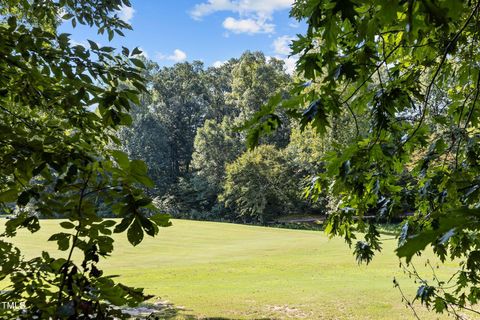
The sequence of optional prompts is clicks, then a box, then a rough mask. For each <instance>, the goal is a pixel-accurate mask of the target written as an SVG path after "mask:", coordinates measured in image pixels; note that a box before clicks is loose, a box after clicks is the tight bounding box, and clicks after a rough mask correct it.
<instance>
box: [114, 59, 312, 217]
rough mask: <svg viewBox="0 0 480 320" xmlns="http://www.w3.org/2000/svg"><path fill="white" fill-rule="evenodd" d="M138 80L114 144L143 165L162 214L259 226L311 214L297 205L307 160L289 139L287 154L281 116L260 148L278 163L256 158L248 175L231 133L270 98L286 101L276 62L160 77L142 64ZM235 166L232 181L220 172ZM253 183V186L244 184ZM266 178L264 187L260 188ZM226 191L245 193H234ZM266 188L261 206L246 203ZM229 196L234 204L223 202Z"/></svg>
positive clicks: (241, 135)
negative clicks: (127, 119) (137, 92)
mask: <svg viewBox="0 0 480 320" xmlns="http://www.w3.org/2000/svg"><path fill="white" fill-rule="evenodd" d="M145 75H146V78H147V87H148V88H149V92H148V93H146V94H144V95H143V96H142V98H141V99H140V103H139V107H138V108H136V109H135V110H133V111H132V116H133V125H132V126H131V127H129V128H124V129H122V130H121V131H120V133H119V135H118V136H119V138H120V140H121V141H122V143H123V148H124V150H125V151H126V152H127V153H128V154H129V155H130V156H131V157H133V158H137V159H143V160H145V161H146V163H147V164H148V167H149V170H150V174H151V175H152V177H153V180H154V182H155V190H154V191H153V193H152V196H155V197H156V201H155V202H156V203H157V204H158V205H159V206H160V207H161V208H162V209H163V210H164V211H166V212H169V213H171V214H173V215H174V216H175V217H184V218H195V219H207V220H227V221H243V222H249V223H262V224H266V223H270V222H272V221H273V220H275V219H276V218H278V217H279V216H282V215H287V214H291V213H300V212H303V211H306V212H310V211H311V210H317V211H318V210H319V208H318V206H316V205H314V204H312V203H310V202H309V201H306V200H304V199H303V197H302V189H303V186H304V182H305V178H306V177H307V176H308V175H310V174H312V173H314V170H307V169H306V168H303V166H302V165H300V162H302V163H303V162H305V161H307V160H306V158H308V157H309V155H307V153H308V152H307V149H308V148H309V147H305V146H304V142H303V141H302V140H300V139H297V138H295V139H296V142H295V147H293V146H292V147H291V148H290V147H289V143H290V138H291V137H292V136H293V134H294V133H293V131H292V125H291V124H290V123H289V122H288V121H287V118H286V115H285V114H281V115H280V117H281V118H282V119H283V120H284V121H285V123H286V125H284V126H283V127H282V129H281V130H279V131H278V132H275V133H274V134H272V135H271V136H268V137H262V141H261V143H262V144H265V145H269V146H271V148H272V149H271V150H276V151H278V155H279V156H278V157H276V156H274V157H273V158H271V157H260V158H261V159H260V162H259V163H258V164H259V165H258V166H254V167H249V166H250V162H249V161H250V160H247V159H249V157H251V156H252V154H251V153H250V152H247V154H245V152H246V144H245V142H246V134H245V132H243V131H241V130H240V129H239V128H240V127H241V126H242V124H243V123H244V122H245V121H247V120H248V119H250V117H251V116H252V115H253V114H254V113H255V112H257V111H259V110H260V108H261V106H262V105H264V104H265V103H266V102H267V101H268V99H269V98H270V97H272V96H275V95H276V96H281V97H286V96H288V86H289V85H290V83H291V78H290V76H289V75H288V74H287V73H286V72H285V71H284V66H283V63H282V62H281V61H279V60H277V59H273V58H272V59H270V58H269V59H267V58H266V57H265V56H264V55H263V54H262V53H260V52H245V53H244V54H243V55H242V56H241V57H240V58H238V59H231V60H229V61H228V62H226V63H225V64H224V65H222V66H220V67H210V68H204V67H203V64H202V63H200V62H192V63H190V62H185V63H179V64H176V65H174V66H173V67H164V68H161V69H160V68H158V66H157V65H156V64H155V63H153V62H147V70H146V71H145ZM294 131H295V135H296V136H297V137H298V135H301V133H300V132H299V131H298V130H294ZM269 148H270V147H269ZM296 148H301V149H302V151H305V152H303V153H302V152H300V153H299V154H298V156H300V154H301V156H302V157H303V158H302V159H300V157H297V155H295V154H294V153H295V151H299V150H297V149H296ZM268 150H270V149H268ZM294 150H295V151H294ZM267 154H268V152H266V153H264V155H265V156H266V155H267ZM243 161H246V163H245V164H244V165H240V167H242V168H243V169H245V170H243V169H240V170H239V171H238V172H236V173H235V174H234V175H235V178H233V176H232V174H233V171H230V172H228V169H227V168H228V167H230V168H232V170H233V168H234V166H235V165H234V163H237V164H239V163H242V162H243ZM264 161H266V162H265V163H263V162H264ZM308 161H310V160H308ZM312 161H313V160H312ZM246 164H248V165H246ZM270 164H272V165H273V164H274V165H275V166H277V168H276V169H274V168H269V165H270ZM264 169H265V170H267V171H268V172H263V170H264ZM272 170H273V171H272ZM229 174H230V176H228V175H229ZM280 174H281V176H282V177H281V178H280V177H277V175H280ZM253 176H255V177H257V178H258V179H257V180H256V182H255V183H253V184H250V181H249V179H250V178H252V177H253ZM266 177H270V181H266V180H262V179H263V178H266ZM287 177H288V178H289V179H287ZM232 178H233V180H229V179H232ZM232 184H234V185H235V188H241V189H249V191H248V192H244V193H237V192H236V191H234V190H233V189H231V187H232V186H233V185H232ZM267 185H268V186H270V187H272V186H274V187H275V188H277V191H275V194H276V195H275V196H274V197H273V198H272V197H270V196H268V198H271V199H270V200H269V201H270V204H269V205H268V206H265V205H261V204H259V203H258V202H257V201H254V199H253V198H251V195H252V194H254V195H255V196H258V197H261V196H262V192H261V190H264V189H265V188H266V186H267ZM277 185H278V186H277ZM259 187H261V189H258V188H259ZM267 189H269V188H267ZM232 191H233V192H234V194H232V193H231V192H232ZM232 196H234V197H235V198H236V199H235V200H232V201H230V200H227V199H230V198H231V197H232ZM265 196H266V195H265ZM257 200H259V201H263V200H260V198H258V199H257ZM234 203H243V204H244V205H243V206H242V207H241V208H240V207H239V206H237V205H233V204H234ZM274 211H275V212H274ZM245 212H250V213H249V214H245Z"/></svg>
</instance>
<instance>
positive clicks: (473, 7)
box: [249, 0, 480, 315]
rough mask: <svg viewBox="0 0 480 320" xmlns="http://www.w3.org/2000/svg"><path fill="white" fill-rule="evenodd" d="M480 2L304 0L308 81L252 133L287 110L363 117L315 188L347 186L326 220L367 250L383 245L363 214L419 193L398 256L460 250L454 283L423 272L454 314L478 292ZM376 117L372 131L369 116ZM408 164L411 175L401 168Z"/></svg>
mask: <svg viewBox="0 0 480 320" xmlns="http://www.w3.org/2000/svg"><path fill="white" fill-rule="evenodd" d="M479 8H480V2H479V1H462V0H448V1H447V0H438V1H430V0H428V1H414V0H406V1H400V0H399V1H378V0H370V1H361V2H360V1H353V0H333V1H321V0H298V1H296V2H295V4H294V6H293V8H292V11H291V15H292V16H293V17H295V18H297V19H298V20H305V21H306V22H307V25H308V29H307V32H306V33H305V34H304V35H299V37H298V39H297V40H295V41H294V42H293V44H292V47H291V48H292V54H297V55H299V57H300V58H299V60H298V63H297V73H298V74H299V76H300V77H299V81H297V84H296V85H295V88H294V89H293V90H292V98H291V99H289V100H286V101H283V102H280V101H279V100H276V101H271V103H269V104H267V105H266V107H264V108H263V110H262V111H261V112H260V113H258V114H257V115H256V116H255V118H256V119H257V122H256V123H255V124H251V127H252V130H253V131H252V132H253V133H251V134H250V135H249V136H250V137H251V142H255V140H257V138H258V136H259V133H261V132H269V131H271V130H272V128H274V127H275V126H277V125H278V123H279V122H278V121H276V120H277V119H278V116H276V115H275V110H287V111H288V113H289V114H290V115H291V116H293V117H296V118H300V119H301V121H302V122H303V123H311V124H312V125H313V126H314V127H316V128H317V130H318V131H319V132H320V133H325V132H326V131H327V128H328V127H329V126H331V124H332V121H333V119H336V118H339V117H347V118H349V119H350V121H351V123H355V124H357V125H356V127H357V130H356V131H357V132H356V134H354V135H353V136H352V139H351V140H350V141H347V142H346V143H345V144H344V145H341V146H340V148H339V149H338V150H334V151H332V152H330V153H328V154H327V155H325V157H324V158H323V161H325V163H326V168H325V172H318V177H317V179H316V180H315V183H314V185H313V186H312V187H313V190H316V192H317V193H320V192H322V191H325V188H323V189H322V185H324V184H323V183H322V181H328V184H327V185H328V189H327V191H328V192H330V193H332V194H333V195H334V196H336V197H338V199H339V203H341V205H340V207H339V208H338V210H337V211H335V212H332V213H331V214H330V217H329V220H328V223H327V227H326V231H327V232H328V233H329V234H331V235H341V236H343V237H345V239H346V241H347V242H348V243H349V244H352V241H353V240H354V238H355V235H356V232H366V233H365V235H364V239H363V240H360V241H358V242H357V243H356V245H355V253H356V255H357V258H358V259H359V261H366V262H369V261H370V260H371V259H372V257H373V255H374V253H375V251H378V250H380V249H381V245H380V244H381V243H380V239H379V234H378V232H377V230H376V228H375V227H374V226H373V225H369V224H368V223H365V221H364V219H363V216H364V215H365V214H366V213H367V212H371V211H372V209H373V208H378V206H379V205H382V203H383V205H382V206H383V210H376V211H375V214H376V215H377V216H378V217H380V216H382V215H391V214H393V213H394V211H395V210H394V208H398V205H399V202H401V201H402V194H410V195H412V196H413V198H414V201H413V203H411V205H412V206H413V209H414V216H413V217H411V218H409V219H407V220H406V221H405V223H404V224H403V229H402V233H401V235H400V239H399V247H398V249H397V250H396V253H397V255H398V256H399V257H400V258H402V259H405V262H406V263H407V264H411V263H412V261H413V259H414V256H415V255H416V254H421V253H422V252H423V251H424V250H425V249H426V247H427V246H431V247H433V250H434V252H435V254H436V255H437V256H438V257H439V258H440V259H441V260H442V261H444V260H446V259H448V258H451V259H454V258H458V259H460V261H461V263H460V265H459V271H458V272H457V273H455V274H454V275H452V277H453V278H452V280H451V281H450V282H449V283H448V284H447V283H445V282H441V281H436V280H434V281H433V282H432V281H427V280H425V279H423V278H421V277H419V276H418V274H416V273H415V272H414V273H412V275H414V276H415V277H418V278H419V279H417V280H419V281H420V282H421V286H420V288H419V290H418V293H417V299H419V300H420V301H421V302H422V303H424V304H425V305H426V306H428V307H431V308H434V309H435V310H436V311H437V312H444V311H447V312H450V313H452V314H454V315H456V308H459V307H460V308H469V305H473V304H476V303H477V302H478V299H479V294H480V291H479V290H478V283H479V280H478V279H479V275H480V258H479V257H480V255H479V252H480V250H479V249H480V241H479V240H478V239H480V238H479V237H478V232H479V229H480V219H479V209H478V205H479V200H480V184H479V180H478V176H479V173H480V171H479V170H480V166H479V164H478V157H479V152H480V151H479V150H480V148H479V137H480V136H479V127H478V124H479V116H480V111H479V110H478V109H479V108H478V104H479V101H478V100H479V99H478V98H479V96H480V71H479V68H478V63H479V62H480V51H479V50H478V48H479V46H478V38H479V29H478V23H479V22H480V20H479V19H480V18H479V13H480V12H479ZM361 117H362V118H364V119H366V120H367V121H368V123H369V128H368V129H367V130H362V128H361V127H360V126H359V125H358V123H359V118H361ZM404 174H406V175H407V176H409V177H410V178H409V179H407V180H408V181H409V182H408V183H405V180H404V181H402V180H401V179H399V177H400V176H402V175H404Z"/></svg>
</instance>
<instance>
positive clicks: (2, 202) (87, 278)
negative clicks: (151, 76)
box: [0, 0, 169, 319]
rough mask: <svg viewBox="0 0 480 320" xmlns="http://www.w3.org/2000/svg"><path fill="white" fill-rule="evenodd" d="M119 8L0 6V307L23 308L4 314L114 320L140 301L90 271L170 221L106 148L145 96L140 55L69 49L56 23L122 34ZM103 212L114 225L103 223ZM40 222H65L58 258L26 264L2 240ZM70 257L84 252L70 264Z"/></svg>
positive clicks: (140, 172)
mask: <svg viewBox="0 0 480 320" xmlns="http://www.w3.org/2000/svg"><path fill="white" fill-rule="evenodd" d="M122 5H127V6H128V5H129V2H128V0H113V1H110V0H109V1H98V0H95V1H91V0H80V1H64V0H60V1H21V0H6V1H2V2H1V3H0V12H1V16H0V39H2V40H1V41H0V158H1V159H2V160H1V162H2V164H1V166H0V210H1V213H2V214H9V215H10V218H11V219H10V220H8V222H7V223H6V226H5V229H4V230H3V233H2V235H1V236H0V258H1V260H2V263H1V266H0V280H4V279H7V280H9V281H8V282H7V283H10V285H9V287H8V288H7V290H6V291H2V293H1V295H0V300H1V301H8V302H10V303H12V302H17V303H20V302H25V307H26V308H25V310H20V309H5V308H2V309H0V313H1V317H2V318H5V319H14V318H20V319H35V318H42V319H67V318H68V319H87V318H88V319H90V318H91V317H95V318H97V319H112V318H113V317H114V316H117V317H121V316H122V314H121V311H119V310H117V309H116V308H114V306H122V305H125V304H132V305H135V304H138V303H139V302H142V301H144V300H145V299H146V298H147V297H146V296H145V295H144V294H143V292H142V289H135V288H130V287H127V286H125V285H122V284H120V283H116V282H114V281H113V279H112V278H113V276H109V275H105V274H104V273H103V271H102V270H100V269H99V268H98V262H99V260H100V259H101V258H105V257H108V256H109V255H110V254H111V253H112V251H113V248H114V247H113V238H112V232H124V231H126V233H127V237H128V240H129V241H130V242H131V243H132V244H133V245H137V244H139V243H140V242H141V241H142V239H143V236H144V233H147V234H148V235H150V236H154V235H155V234H157V232H158V226H166V225H168V224H169V222H168V219H169V218H168V216H166V215H163V214H160V213H157V210H156V208H155V207H154V206H153V205H152V203H151V202H152V199H150V198H149V197H147V196H146V195H145V194H144V192H143V189H144V188H145V187H152V186H153V182H152V181H151V180H150V179H149V178H148V176H147V175H146V173H147V167H146V165H145V164H144V163H143V162H142V161H139V160H133V161H130V160H129V159H128V157H127V155H126V154H125V153H123V152H121V151H119V150H115V149H114V148H115V147H114V146H115V143H116V142H118V139H117V138H116V135H115V134H114V130H116V129H117V128H118V127H120V126H122V125H125V124H129V123H131V117H130V115H129V114H128V113H129V110H130V109H131V104H132V103H138V102H139V101H138V94H139V91H143V90H145V87H144V83H143V78H142V75H141V69H142V68H143V67H144V64H143V63H142V61H141V60H139V59H138V57H137V55H138V54H140V53H141V52H140V51H139V50H138V49H135V50H133V51H132V52H130V51H129V50H128V49H126V48H124V49H123V50H122V52H121V53H118V52H117V51H116V50H115V49H114V48H112V47H100V46H99V45H98V44H96V43H95V42H93V41H90V42H89V45H90V47H89V48H86V47H84V46H81V45H73V44H72V42H71V41H70V39H69V35H68V34H60V33H58V32H57V26H58V24H59V23H60V22H61V21H62V19H63V20H64V21H69V22H71V23H72V25H73V26H75V25H76V24H77V23H80V24H86V25H88V26H90V27H95V28H97V29H98V31H99V33H106V34H107V35H108V37H109V39H111V38H112V37H114V35H115V34H120V35H121V34H122V29H125V28H130V27H129V26H128V25H127V24H126V23H125V22H123V21H121V20H120V19H119V18H118V16H117V15H116V12H117V10H119V9H120V7H121V6H122ZM92 106H96V107H97V110H96V111H95V112H93V111H91V110H92ZM112 146H113V147H112ZM101 206H103V208H108V209H109V211H110V212H111V213H113V214H114V215H115V216H117V217H119V218H122V220H121V222H120V223H117V222H116V221H114V220H102V219H101V218H100V217H99V210H100V207H101ZM39 217H46V218H48V217H61V218H64V219H65V220H61V221H60V227H61V228H62V229H63V231H62V232H59V233H57V234H54V235H52V236H51V237H50V239H49V240H50V241H55V242H57V243H58V248H59V250H61V251H64V252H65V254H64V255H63V257H59V256H58V255H56V254H51V253H48V252H42V253H41V255H40V256H38V257H34V258H32V259H26V258H25V257H24V256H23V255H22V253H21V251H20V250H19V249H18V248H15V247H14V246H13V245H12V244H11V243H10V241H9V238H11V237H14V236H15V235H16V233H17V231H18V230H19V229H21V228H26V229H28V230H29V231H30V232H32V233H33V232H36V231H38V230H39V229H40V228H41V224H42V223H41V220H39ZM74 251H79V252H81V253H82V255H81V256H80V258H79V259H78V260H77V259H76V260H75V261H73V260H72V256H73V253H74Z"/></svg>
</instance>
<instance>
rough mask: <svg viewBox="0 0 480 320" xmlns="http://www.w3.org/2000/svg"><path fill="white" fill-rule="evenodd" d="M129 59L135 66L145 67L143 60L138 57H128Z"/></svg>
mask: <svg viewBox="0 0 480 320" xmlns="http://www.w3.org/2000/svg"><path fill="white" fill-rule="evenodd" d="M130 61H132V63H133V64H134V65H135V66H137V67H139V68H141V69H145V68H146V67H145V64H144V63H143V61H142V60H140V59H137V58H130Z"/></svg>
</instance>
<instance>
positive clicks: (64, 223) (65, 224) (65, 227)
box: [60, 221, 75, 229]
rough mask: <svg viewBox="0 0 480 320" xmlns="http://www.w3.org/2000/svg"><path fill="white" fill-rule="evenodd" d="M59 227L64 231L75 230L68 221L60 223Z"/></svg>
mask: <svg viewBox="0 0 480 320" xmlns="http://www.w3.org/2000/svg"><path fill="white" fill-rule="evenodd" d="M60 226H61V227H62V228H64V229H73V228H75V225H74V224H73V223H71V222H69V221H63V222H60Z"/></svg>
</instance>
